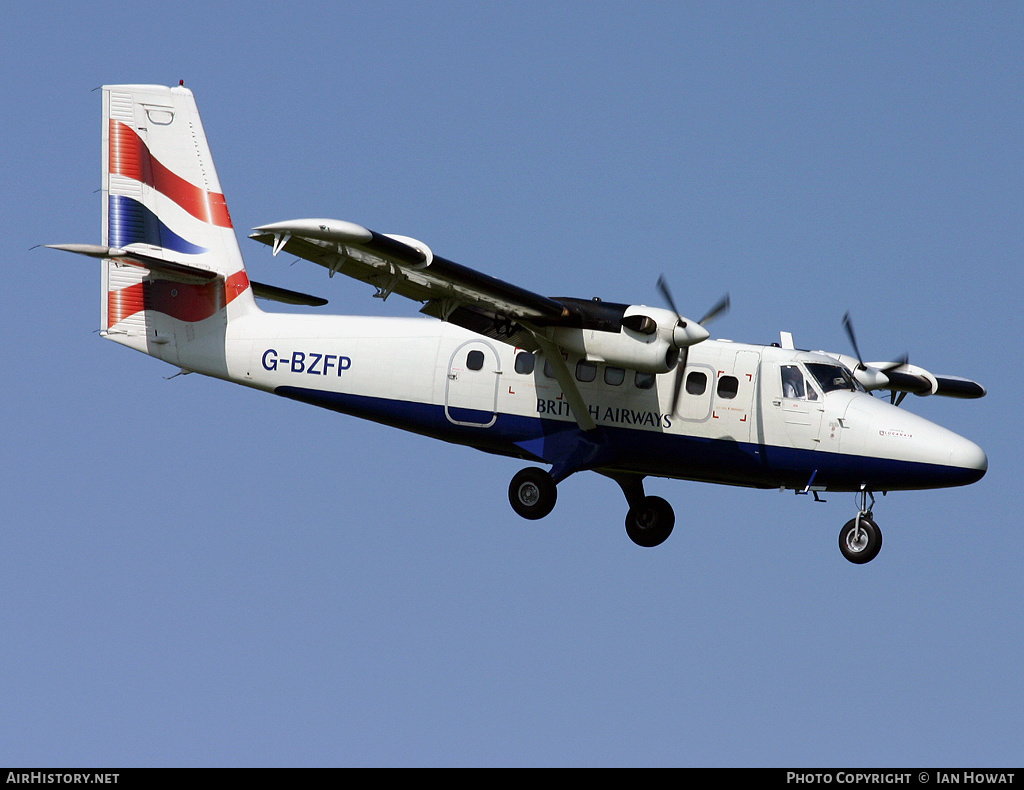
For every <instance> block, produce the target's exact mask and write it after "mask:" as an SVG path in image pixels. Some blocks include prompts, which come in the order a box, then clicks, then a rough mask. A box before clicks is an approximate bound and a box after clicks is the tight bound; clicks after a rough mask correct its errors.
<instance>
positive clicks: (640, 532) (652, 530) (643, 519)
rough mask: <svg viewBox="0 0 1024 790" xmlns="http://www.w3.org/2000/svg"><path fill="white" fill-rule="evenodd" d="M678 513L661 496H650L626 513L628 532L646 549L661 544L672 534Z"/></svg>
mask: <svg viewBox="0 0 1024 790" xmlns="http://www.w3.org/2000/svg"><path fill="white" fill-rule="evenodd" d="M675 525H676V514H675V513H674V512H673V511H672V505H670V504H669V503H668V502H666V501H665V500H664V499H662V498H661V497H660V496H648V497H644V498H643V500H642V501H641V502H640V503H639V504H638V505H636V506H635V507H631V508H630V509H629V512H628V513H627V514H626V534H627V535H629V539H630V540H631V541H633V542H634V543H635V544H636V545H637V546H643V547H644V548H645V549H649V548H653V547H654V546H660V545H661V544H662V543H664V542H665V541H666V540H667V539H668V536H669V535H671V534H672V528H673V527H674V526H675Z"/></svg>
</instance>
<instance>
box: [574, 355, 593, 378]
mask: <svg viewBox="0 0 1024 790" xmlns="http://www.w3.org/2000/svg"><path fill="white" fill-rule="evenodd" d="M596 378H597V365H595V364H594V363H593V362H587V360H585V359H581V360H580V361H579V362H578V363H577V364H576V380H577V381H583V382H588V381H593V380H594V379H596Z"/></svg>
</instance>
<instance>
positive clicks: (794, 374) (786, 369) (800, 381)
mask: <svg viewBox="0 0 1024 790" xmlns="http://www.w3.org/2000/svg"><path fill="white" fill-rule="evenodd" d="M782 394H783V395H784V396H785V397H787V398H802V397H804V374H803V373H801V372H800V368H798V367H797V366H796V365H783V366H782Z"/></svg>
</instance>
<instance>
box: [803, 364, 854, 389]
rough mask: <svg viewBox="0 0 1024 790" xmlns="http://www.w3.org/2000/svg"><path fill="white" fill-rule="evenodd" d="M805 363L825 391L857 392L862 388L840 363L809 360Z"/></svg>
mask: <svg viewBox="0 0 1024 790" xmlns="http://www.w3.org/2000/svg"><path fill="white" fill-rule="evenodd" d="M805 364H806V366H807V370H809V371H810V373H811V375H812V376H814V378H815V380H816V381H817V382H818V383H819V384H820V385H821V388H822V389H823V390H824V391H825V392H832V390H848V391H850V392H856V391H857V390H858V389H860V388H859V387H858V386H857V382H856V380H854V378H853V376H851V375H850V372H849V371H848V370H847V369H846V368H844V367H842V366H840V365H827V364H825V363H823V362H808V363H805Z"/></svg>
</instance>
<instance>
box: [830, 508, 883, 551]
mask: <svg viewBox="0 0 1024 790" xmlns="http://www.w3.org/2000/svg"><path fill="white" fill-rule="evenodd" d="M868 497H871V504H872V505H874V503H875V498H874V496H873V495H872V494H871V492H870V491H862V492H861V508H860V512H859V513H858V514H857V516H856V517H855V518H851V519H850V520H849V521H847V522H846V524H845V525H844V526H843V528H842V529H841V530H840V531H839V550H840V551H841V552H842V553H843V556H844V557H846V559H848V560H849V561H850V562H853V563H856V564H857V565H863V564H864V563H865V562H871V560H873V559H874V558H875V557H877V556H878V552H879V551H880V550H881V548H882V531H881V530H880V529H879V528H878V524H876V523H875V520H874V517H873V515H872V513H871V509H870V508H869V507H868V506H867V499H868Z"/></svg>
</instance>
